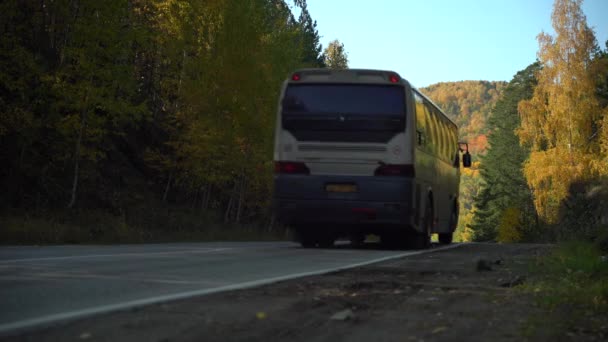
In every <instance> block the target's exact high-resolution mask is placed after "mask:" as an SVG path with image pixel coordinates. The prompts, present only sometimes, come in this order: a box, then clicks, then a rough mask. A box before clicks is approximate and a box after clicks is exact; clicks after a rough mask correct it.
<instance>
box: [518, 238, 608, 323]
mask: <svg viewBox="0 0 608 342" xmlns="http://www.w3.org/2000/svg"><path fill="white" fill-rule="evenodd" d="M532 274H534V276H533V278H532V279H531V280H529V281H528V283H527V284H526V285H525V286H524V287H523V289H524V290H525V291H527V292H530V293H533V294H534V295H535V296H536V297H537V299H538V301H539V303H541V304H542V305H544V306H545V307H547V308H549V309H551V310H552V311H553V312H556V313H559V312H560V311H561V310H567V312H568V315H567V317H568V319H567V321H566V322H563V321H562V322H558V323H560V325H561V324H563V325H565V328H566V329H568V330H572V329H575V330H579V329H581V328H582V327H584V328H595V329H597V328H600V327H599V326H595V327H586V326H585V325H589V324H590V323H591V324H593V322H605V319H606V313H607V312H608V262H606V261H605V260H604V259H603V258H602V254H601V252H600V250H599V249H598V248H596V246H594V245H593V244H591V243H590V242H578V241H571V242H568V243H562V244H560V245H558V246H557V247H556V248H555V249H554V250H553V251H552V253H551V254H549V255H547V256H541V257H539V258H538V259H537V260H536V263H535V264H534V265H533V269H532Z"/></svg>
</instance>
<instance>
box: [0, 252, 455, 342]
mask: <svg viewBox="0 0 608 342" xmlns="http://www.w3.org/2000/svg"><path fill="white" fill-rule="evenodd" d="M462 245H463V244H454V245H449V246H443V247H437V248H432V249H427V250H421V251H414V252H405V253H399V254H395V255H391V256H386V257H382V258H378V259H373V260H368V261H363V262H359V263H354V264H350V265H345V266H340V267H334V268H326V269H320V270H316V271H310V272H302V273H295V274H290V275H286V276H280V277H273V278H265V279H258V280H253V281H247V282H244V283H238V284H232V285H226V286H220V287H215V288H211V289H200V290H193V291H185V292H179V293H174V294H169V295H163V296H156V297H150V298H143V299H138V300H133V301H128V302H123V303H116V304H110V305H102V306H97V307H92V308H87V309H83V310H74V311H69V312H63V313H59V314H53V315H48V316H43V317H38V318H32V319H26V320H22V321H17V322H12V323H5V324H0V334H2V335H8V334H14V333H16V332H18V331H19V330H22V329H26V328H31V327H34V326H40V325H49V324H53V323H57V322H60V321H65V320H73V319H79V318H85V317H88V316H92V315H98V314H103V313H108V312H112V311H119V310H125V309H132V308H136V307H142V306H146V305H151V304H159V303H164V302H169V301H174V300H180V299H186V298H190V297H196V296H203V295H210V294H214V293H218V292H224V291H231V290H242V289H247V288H251V287H257V286H261V285H268V284H272V283H276V282H280V281H286V280H290V279H295V278H301V277H308V276H314V275H321V274H326V273H331V272H336V271H342V270H346V269H350V268H355V267H361V266H366V265H370V264H375V263H378V262H382V261H386V260H391V259H398V258H402V257H406V256H413V255H420V254H426V253H433V252H437V251H442V250H447V249H452V248H457V247H460V246H462Z"/></svg>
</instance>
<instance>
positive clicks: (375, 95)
mask: <svg viewBox="0 0 608 342" xmlns="http://www.w3.org/2000/svg"><path fill="white" fill-rule="evenodd" d="M463 146H464V147H463ZM461 154H462V158H461ZM461 159H462V166H463V167H469V166H470V163H471V156H470V154H469V152H468V146H467V145H466V144H465V143H459V142H458V127H457V126H456V124H455V123H454V122H453V121H452V120H450V118H448V116H447V115H445V113H443V112H442V110H441V109H440V108H439V107H438V106H437V105H435V104H434V103H433V102H432V101H431V100H430V99H429V98H427V97H426V96H424V94H422V93H421V92H420V91H418V90H417V89H416V88H414V87H413V86H412V85H411V84H410V83H409V82H408V81H407V80H405V79H404V78H402V77H401V76H400V75H399V74H398V73H396V72H394V71H385V70H363V69H344V70H336V69H302V70H297V71H295V72H293V73H292V74H291V75H290V77H289V78H288V79H287V80H286V81H285V82H284V83H283V86H282V89H281V94H280V99H279V104H278V113H277V119H276V129H275V142H274V168H275V170H274V190H273V207H274V212H275V215H276V219H277V221H278V222H280V223H282V224H285V225H288V226H290V227H292V228H293V229H294V231H295V237H296V240H297V241H298V242H300V244H301V245H302V246H303V247H315V246H319V247H330V246H332V245H333V244H334V242H335V241H336V240H337V239H338V238H350V240H351V242H352V243H353V244H361V243H363V241H364V239H365V237H366V236H367V235H369V234H374V235H377V236H379V237H380V239H381V242H382V243H386V244H389V245H397V244H399V245H400V246H404V245H405V246H411V247H413V248H419V249H422V248H428V247H429V246H430V244H431V235H432V234H438V237H439V242H440V243H444V244H448V243H451V242H452V238H453V233H454V230H455V228H456V226H457V223H458V209H459V208H458V191H459V183H460V167H461Z"/></svg>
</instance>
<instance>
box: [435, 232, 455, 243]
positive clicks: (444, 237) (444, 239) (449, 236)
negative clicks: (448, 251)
mask: <svg viewBox="0 0 608 342" xmlns="http://www.w3.org/2000/svg"><path fill="white" fill-rule="evenodd" d="M438 235H439V243H441V244H444V245H449V244H451V243H452V240H453V238H454V233H439V234H438Z"/></svg>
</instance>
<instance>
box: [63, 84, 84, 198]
mask: <svg viewBox="0 0 608 342" xmlns="http://www.w3.org/2000/svg"><path fill="white" fill-rule="evenodd" d="M87 97H88V95H87ZM87 97H85V102H87ZM85 107H86V104H85ZM86 124H87V110H86V109H85V110H83V111H82V116H81V120H80V129H79V130H78V139H77V140H76V149H75V151H74V179H73V180H72V196H71V199H70V203H69V204H68V209H72V208H73V207H74V204H76V193H77V191H78V175H79V168H80V145H81V144H82V136H83V134H84V130H85V126H86Z"/></svg>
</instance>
